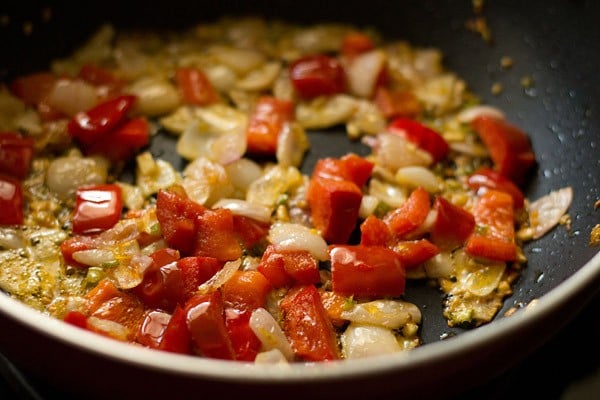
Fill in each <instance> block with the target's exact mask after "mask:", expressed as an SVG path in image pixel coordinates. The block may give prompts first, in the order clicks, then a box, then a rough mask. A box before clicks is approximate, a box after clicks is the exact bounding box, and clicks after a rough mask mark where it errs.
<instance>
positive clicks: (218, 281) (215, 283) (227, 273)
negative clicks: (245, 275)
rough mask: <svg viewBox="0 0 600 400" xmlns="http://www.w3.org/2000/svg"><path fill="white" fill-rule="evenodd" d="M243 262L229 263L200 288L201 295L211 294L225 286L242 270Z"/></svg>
mask: <svg viewBox="0 0 600 400" xmlns="http://www.w3.org/2000/svg"><path fill="white" fill-rule="evenodd" d="M240 265H242V260H235V261H228V262H226V263H225V265H224V266H223V268H221V269H220V270H219V271H217V273H216V274H214V275H213V276H212V277H211V278H210V279H209V280H208V281H206V282H204V283H203V284H202V285H200V286H199V287H198V292H199V293H211V292H213V291H215V290H217V289H218V288H220V287H221V286H223V285H224V284H225V282H227V281H228V280H229V278H231V277H232V276H233V274H234V273H235V271H237V270H238V269H240Z"/></svg>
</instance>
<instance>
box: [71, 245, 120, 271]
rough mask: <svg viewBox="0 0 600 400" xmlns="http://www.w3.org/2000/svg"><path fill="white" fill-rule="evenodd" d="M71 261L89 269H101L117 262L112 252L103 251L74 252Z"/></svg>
mask: <svg viewBox="0 0 600 400" xmlns="http://www.w3.org/2000/svg"><path fill="white" fill-rule="evenodd" d="M73 260H75V261H77V262H78V263H80V264H84V265H89V266H90V267H102V266H104V265H109V264H113V263H116V262H117V259H116V258H115V255H114V254H113V252H112V251H110V250H103V249H91V250H80V251H76V252H74V253H73Z"/></svg>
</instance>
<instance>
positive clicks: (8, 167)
mask: <svg viewBox="0 0 600 400" xmlns="http://www.w3.org/2000/svg"><path fill="white" fill-rule="evenodd" d="M33 153H34V143H33V139H31V138H27V137H24V136H21V135H19V134H18V133H15V132H1V133H0V174H7V175H11V176H14V177H15V178H18V179H25V177H27V175H28V174H29V167H30V165H31V160H32V158H33Z"/></svg>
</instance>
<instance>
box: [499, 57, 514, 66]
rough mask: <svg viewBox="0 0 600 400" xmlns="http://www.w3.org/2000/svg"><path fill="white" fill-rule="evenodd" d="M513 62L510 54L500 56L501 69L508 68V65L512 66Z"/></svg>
mask: <svg viewBox="0 0 600 400" xmlns="http://www.w3.org/2000/svg"><path fill="white" fill-rule="evenodd" d="M513 64H514V61H513V59H512V57H510V56H504V57H502V58H500V66H501V67H502V69H509V68H510V67H512V66H513Z"/></svg>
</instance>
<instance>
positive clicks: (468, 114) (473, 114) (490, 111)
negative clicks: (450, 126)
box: [456, 105, 505, 123]
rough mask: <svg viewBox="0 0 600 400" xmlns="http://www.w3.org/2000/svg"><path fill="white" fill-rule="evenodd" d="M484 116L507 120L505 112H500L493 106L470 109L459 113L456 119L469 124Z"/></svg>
mask: <svg viewBox="0 0 600 400" xmlns="http://www.w3.org/2000/svg"><path fill="white" fill-rule="evenodd" d="M483 115H487V116H490V117H495V118H500V119H504V118H505V115H504V112H503V111H502V110H500V109H499V108H496V107H492V106H481V105H479V106H473V107H469V108H467V109H465V110H463V111H461V112H460V113H458V115H457V116H456V118H457V119H458V120H459V121H460V122H463V123H469V122H471V121H473V120H474V119H475V118H477V117H480V116H483Z"/></svg>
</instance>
